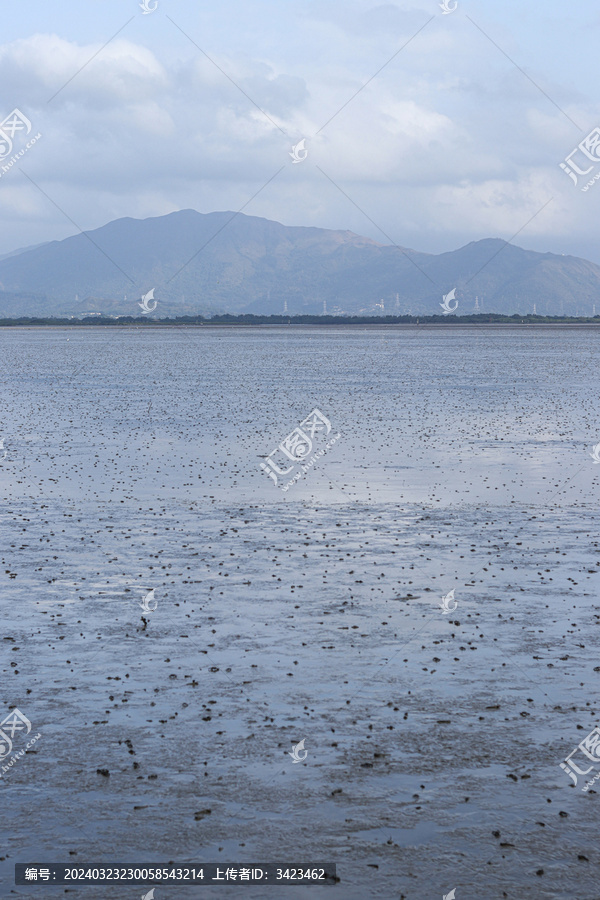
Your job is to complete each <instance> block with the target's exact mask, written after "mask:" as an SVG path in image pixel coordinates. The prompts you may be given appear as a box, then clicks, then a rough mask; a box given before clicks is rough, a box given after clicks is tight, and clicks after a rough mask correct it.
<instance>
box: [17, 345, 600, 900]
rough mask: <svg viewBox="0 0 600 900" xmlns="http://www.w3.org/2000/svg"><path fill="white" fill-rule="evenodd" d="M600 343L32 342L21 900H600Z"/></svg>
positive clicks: (21, 389) (20, 379) (24, 423)
mask: <svg viewBox="0 0 600 900" xmlns="http://www.w3.org/2000/svg"><path fill="white" fill-rule="evenodd" d="M599 346H600V345H599V337H598V335H597V333H596V332H595V331H591V330H585V329H579V328H550V327H548V328H543V327H542V328H535V329H534V328H529V329H527V330H525V329H523V330H522V329H510V328H502V329H499V328H481V327H478V328H468V327H465V328H458V327H456V328H452V329H447V330H445V329H444V330H442V329H435V330H434V329H429V330H425V329H418V328H407V329H392V328H382V327H369V328H352V329H341V328H331V329H327V330H326V329H321V328H310V327H307V328H297V327H288V328H285V327H282V328H273V329H241V328H228V329H216V328H206V327H204V328H199V329H194V330H185V331H184V330H167V329H153V330H151V331H150V330H146V329H139V330H137V329H131V330H129V329H116V328H115V329H85V330H83V329H78V330H75V329H18V330H17V329H4V330H2V331H0V350H1V352H0V368H1V372H2V377H1V379H0V384H1V387H0V399H1V405H0V410H1V414H0V437H1V438H2V439H3V442H4V450H0V456H2V454H3V452H4V451H5V452H6V456H5V458H4V459H3V460H2V461H1V462H0V496H1V497H2V507H3V511H2V519H1V523H0V535H1V540H0V555H1V557H2V560H1V561H2V563H3V565H2V567H1V570H0V586H1V590H0V603H1V604H2V614H3V621H4V622H5V626H4V629H3V631H4V639H3V640H2V641H1V642H0V643H1V645H2V679H1V682H0V683H1V691H0V694H1V696H0V701H1V703H0V709H2V710H6V712H8V709H9V707H11V706H17V707H18V708H19V709H20V710H21V711H22V712H23V713H24V714H25V715H26V716H27V717H28V718H29V719H30V720H31V722H32V725H33V728H34V729H35V731H36V733H38V732H39V733H40V734H41V738H40V739H39V741H38V742H37V743H36V745H35V748H34V749H35V753H34V752H30V753H28V754H27V755H26V756H24V757H23V758H20V759H18V760H17V761H16V762H15V764H14V766H13V767H12V768H11V769H10V771H9V772H8V773H7V774H5V775H4V776H3V777H2V778H0V793H2V794H4V800H5V804H4V807H5V809H6V810H9V809H10V810H11V813H12V819H11V829H10V833H9V835H8V840H7V842H5V843H4V844H3V854H2V855H3V856H4V859H3V860H0V875H1V876H2V878H3V881H4V882H5V885H4V888H3V895H6V896H9V895H10V894H11V893H12V894H19V895H21V896H23V897H29V896H30V895H31V896H33V889H32V891H30V890H29V888H16V887H14V884H13V881H14V879H13V865H14V862H15V861H23V862H26V861H32V860H36V861H40V862H41V861H48V862H51V861H52V862H56V861H63V862H73V864H83V863H84V862H86V861H90V862H96V863H97V862H100V861H102V862H104V863H106V864H108V863H115V862H145V863H148V862H152V863H154V862H156V863H158V862H161V863H162V862H165V863H166V862H168V861H170V860H174V861H176V862H179V863H182V862H185V861H189V862H198V861H202V860H204V861H213V862H218V861H223V862H224V863H228V864H230V865H238V866H239V865H245V864H247V863H249V862H253V863H259V864H260V862H261V861H263V862H265V861H273V862H277V861H280V860H281V861H285V860H286V859H287V860H288V862H289V863H290V864H298V863H310V862H313V861H315V860H317V861H321V860H322V861H324V862H335V863H337V866H338V876H339V877H340V878H341V881H342V883H341V885H339V886H338V888H337V892H338V893H339V892H340V891H343V893H344V896H347V897H351V898H357V900H358V898H362V897H364V896H373V897H381V898H389V897H396V898H400V897H402V896H404V897H405V898H411V900H412V898H415V900H420V898H429V897H436V896H439V897H440V898H441V897H442V896H443V894H447V893H449V892H450V891H451V890H452V889H453V888H456V898H457V900H462V898H467V897H471V898H474V897H477V898H478V900H482V898H483V900H487V898H497V897H503V896H506V897H515V898H521V897H522V896H524V893H525V891H528V892H529V893H530V894H531V895H532V896H535V897H549V898H550V897H556V898H578V900H580V898H582V897H586V898H587V897H590V898H591V897H596V896H600V893H599V892H598V890H597V888H596V886H595V885H596V883H597V877H596V875H595V872H596V871H597V868H596V867H597V864H598V863H599V862H600V854H599V853H598V850H597V849H596V845H597V837H596V830H597V829H596V828H595V823H596V821H597V815H598V813H597V808H596V807H597V802H598V797H597V796H596V795H595V794H594V793H592V791H589V792H587V793H586V792H583V791H581V790H580V787H581V786H582V785H583V783H584V782H585V779H581V780H580V784H579V785H578V787H574V786H572V782H571V781H570V779H569V778H568V776H567V775H566V774H565V773H564V772H563V771H562V770H561V769H560V767H559V763H560V762H561V761H562V760H563V759H564V758H565V757H566V756H567V754H569V753H570V752H571V751H572V750H573V749H574V748H575V747H576V745H577V744H578V743H579V742H580V741H581V740H582V739H583V738H584V737H585V736H586V735H587V734H588V733H589V732H590V731H591V730H592V728H593V727H594V725H595V724H596V707H595V697H596V693H597V686H598V679H600V672H597V671H595V670H596V669H597V668H598V665H597V663H598V659H597V657H598V652H597V645H598V638H597V637H596V628H597V627H598V623H599V622H600V600H599V598H598V588H597V582H598V578H597V572H598V570H599V569H600V555H599V554H598V525H599V521H598V520H599V514H598V501H599V500H600V479H599V472H600V467H599V466H596V465H595V464H594V461H593V459H592V457H591V453H592V449H593V447H594V445H596V444H598V443H599V442H600V421H599V419H598V400H597V398H598V393H599V389H600V374H599V373H600V368H599V365H598V363H599V355H600V350H599ZM315 408H316V409H318V410H319V411H320V412H321V413H322V414H323V415H324V416H325V417H326V419H327V420H328V421H329V422H330V423H331V433H330V434H331V435H334V434H335V435H337V434H338V433H339V435H340V437H339V439H338V440H337V441H336V443H335V446H333V447H331V449H330V450H329V452H327V453H326V454H325V455H323V456H321V457H319V458H317V459H315V461H314V465H311V467H310V469H309V471H307V472H306V474H305V475H304V477H303V478H302V479H301V480H300V481H298V483H295V484H293V485H292V486H291V487H290V488H289V490H288V491H286V492H283V491H282V490H281V489H280V488H281V485H282V484H283V483H284V482H285V479H283V477H281V478H280V483H279V484H278V485H275V484H274V483H273V481H272V480H271V479H269V478H268V477H267V475H266V474H265V473H264V471H261V468H260V462H261V459H262V458H264V457H265V456H266V455H267V454H269V453H270V452H271V451H273V450H275V448H276V447H277V446H278V445H279V444H280V443H281V442H283V441H284V439H285V438H286V436H288V435H290V434H291V433H292V432H293V431H294V429H295V428H296V426H298V425H299V424H300V423H301V422H302V421H303V420H304V419H306V417H307V416H308V414H309V413H310V412H311V410H313V409H315ZM304 430H306V429H304ZM327 437H328V436H325V437H323V434H320V433H319V432H317V433H316V435H315V436H314V441H313V444H314V446H313V451H314V450H317V449H318V448H320V447H322V446H323V441H324V440H326V438H327ZM280 452H281V451H280ZM277 459H279V460H280V461H281V456H278V457H277ZM294 471H296V469H294ZM294 471H292V473H291V475H290V476H289V477H291V476H292V475H293V474H294ZM151 589H154V592H155V593H154V599H155V602H156V603H157V607H156V609H155V610H154V611H153V612H150V613H144V611H143V610H142V609H141V608H140V606H139V603H140V601H141V600H142V599H143V598H144V596H145V595H146V594H147V592H148V591H150V590H151ZM451 590H454V591H455V594H454V603H455V604H457V605H456V608H454V609H453V611H452V612H451V613H449V614H444V612H443V611H442V609H441V608H440V604H441V602H442V598H443V597H444V596H445V595H447V594H448V593H449V592H450V591H451ZM448 605H452V606H453V604H450V601H448ZM4 715H5V713H2V717H3V716H4ZM300 740H304V741H305V745H304V746H305V749H306V751H307V757H306V759H305V760H304V762H302V763H301V764H294V763H293V762H292V759H291V758H290V756H289V755H288V751H291V750H292V748H293V746H294V745H295V744H297V743H298V742H299V741H300ZM126 741H127V742H128V743H126ZM20 747H21V744H20V743H18V741H17V739H15V750H18V749H20ZM132 750H133V753H132V752H131V751H132ZM4 762H5V763H6V760H5V761H4ZM98 769H102V770H108V771H109V772H110V775H109V776H105V775H101V774H98V772H97V770H98ZM593 774H594V773H593V772H592V773H591V774H590V776H589V777H592V775H593ZM207 809H210V810H211V812H210V814H209V813H206V812H202V811H205V810H207ZM40 890H41V889H39V888H38V889H37V892H38V893H39V892H40ZM63 890H64V889H63V888H60V887H55V888H47V889H44V893H45V894H50V895H52V894H56V895H58V893H61V894H62V893H63ZM85 890H86V896H89V897H91V898H95V897H98V898H100V897H102V898H104V897H106V896H122V895H125V894H126V895H127V896H131V897H134V896H138V895H139V896H141V895H142V893H144V892H145V891H144V889H142V888H141V887H139V888H138V887H136V886H132V887H128V888H126V889H125V890H123V889H121V888H114V887H113V888H111V889H110V890H105V889H104V888H94V887H88V888H86V889H85ZM145 890H149V888H146V889H145ZM176 890H177V892H178V894H179V895H180V896H182V897H186V896H190V897H191V896H192V894H194V895H195V894H196V893H197V891H196V889H192V888H186V887H179V888H177V889H176ZM316 890H317V888H314V887H312V888H309V887H296V888H295V890H294V893H293V896H294V898H300V897H304V896H312V895H313V894H315V891H316ZM323 890H325V891H327V890H328V889H327V888H324V889H323ZM281 891H282V889H281V888H279V889H275V890H274V891H273V896H275V895H276V894H277V896H279V893H280V892H281ZM173 892H174V889H173V888H172V887H171V888H157V892H156V900H161V898H162V897H163V896H164V897H165V898H166V897H167V896H169V895H172V894H173ZM221 893H222V895H223V896H228V895H231V896H234V895H235V896H238V895H239V894H241V891H240V889H239V888H238V889H237V893H236V889H234V888H227V887H224V888H223V890H222V892H221ZM265 893H268V892H266V891H265V889H264V888H248V889H246V890H245V891H244V895H245V896H249V897H254V898H259V897H263V896H265ZM35 895H36V896H37V893H36V894H35ZM220 896H221V894H220ZM269 896H270V894H269ZM318 896H321V894H320V893H319V894H318Z"/></svg>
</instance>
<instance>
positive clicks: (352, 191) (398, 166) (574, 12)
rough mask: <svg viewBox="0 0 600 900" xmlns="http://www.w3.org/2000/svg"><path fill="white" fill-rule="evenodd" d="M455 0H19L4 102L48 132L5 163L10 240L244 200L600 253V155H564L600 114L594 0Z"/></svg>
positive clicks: (389, 233)
mask: <svg viewBox="0 0 600 900" xmlns="http://www.w3.org/2000/svg"><path fill="white" fill-rule="evenodd" d="M148 2H149V5H150V6H153V5H154V3H155V2H156V0H148ZM440 2H441V0H407V2H399V3H389V4H380V3H372V2H368V0H315V2H313V0H296V2H293V0H278V2H266V0H236V2H232V0H219V2H218V3H215V4H208V3H199V2H198V0H158V7H157V9H156V10H155V11H154V12H152V13H149V14H146V15H144V14H143V12H142V9H140V6H139V3H138V0H85V3H82V0H43V2H42V0H20V2H12V3H8V4H5V5H4V8H3V20H2V26H3V27H2V40H3V43H2V44H1V45H0V99H1V101H2V102H1V110H0V119H3V118H4V117H5V116H7V115H8V114H9V113H10V112H11V111H12V110H13V109H14V108H18V109H19V110H20V111H21V112H22V113H23V114H24V115H25V116H26V117H27V118H28V119H29V120H30V121H31V123H32V131H31V134H30V135H28V136H25V135H24V134H23V132H17V133H16V134H15V136H14V141H13V143H14V147H13V154H14V152H18V151H19V150H20V149H22V148H23V147H25V144H26V142H27V141H28V140H30V138H31V137H32V136H34V135H36V134H37V133H41V134H42V137H41V138H40V139H39V140H38V141H37V142H36V143H35V145H34V146H31V147H30V148H29V149H28V150H27V151H26V152H25V153H24V155H23V156H22V157H20V158H19V159H18V160H17V162H15V163H14V165H13V166H12V168H10V169H9V170H8V171H7V172H4V173H2V174H1V176H0V206H1V210H2V216H1V224H0V253H6V252H8V251H11V250H13V249H16V248H17V247H22V246H26V245H31V244H36V243H40V242H42V241H45V240H59V239H62V238H64V237H67V236H69V235H71V234H74V233H77V230H78V228H81V229H93V228H97V227H99V226H100V225H103V224H105V223H106V222H108V221H110V220H112V219H116V218H120V217H122V216H132V217H135V218H145V217H147V216H156V215H163V214H165V213H168V212H172V211H173V210H177V209H184V208H194V209H197V210H199V211H200V212H211V211H213V210H239V209H240V208H242V207H244V212H246V213H248V214H250V215H257V216H265V217H267V218H271V219H276V220H277V221H279V222H283V223H284V224H286V225H316V226H319V227H323V228H336V229H349V230H352V231H355V232H357V233H359V234H365V235H368V236H369V237H372V238H373V239H375V240H378V241H381V242H382V243H391V242H394V243H397V244H399V245H401V246H404V247H411V248H414V249H417V250H420V251H425V252H432V253H439V252H443V251H446V250H452V249H455V248H457V247H459V246H462V245H464V244H466V243H468V242H469V241H473V240H479V239H481V238H486V237H501V238H504V239H506V240H509V239H511V238H513V236H514V235H515V234H516V233H517V232H519V233H518V235H517V236H516V237H514V243H515V244H517V245H519V246H523V247H526V248H529V249H533V250H540V251H553V252H555V253H571V254H574V255H577V256H584V257H586V258H588V259H592V260H593V261H595V262H598V263H600V245H599V244H598V241H597V230H598V215H599V212H600V181H599V182H596V183H595V184H594V185H593V187H591V188H590V189H589V190H588V191H587V192H584V191H582V190H581V187H582V186H584V185H585V184H586V183H587V180H588V179H589V178H592V177H593V175H594V174H595V172H596V171H597V172H600V159H598V160H597V162H594V161H593V160H590V159H589V158H586V157H584V156H582V155H581V152H580V151H579V153H578V155H577V156H576V157H574V158H573V159H574V161H575V162H576V163H577V164H578V165H579V167H580V168H582V169H583V165H582V161H583V160H584V159H587V164H586V168H587V167H588V166H591V167H593V169H592V171H591V173H590V174H589V175H588V176H587V177H585V178H583V177H579V184H578V185H577V186H575V185H574V184H573V182H572V180H571V179H570V178H569V176H568V175H567V174H566V173H565V172H564V171H562V170H561V169H560V166H559V163H560V162H562V161H564V160H565V157H567V156H568V155H569V154H570V153H571V151H572V150H574V149H575V147H576V146H577V145H578V144H579V142H580V141H582V140H583V139H584V138H585V137H586V135H588V134H589V133H590V132H591V131H592V130H593V129H594V128H595V127H596V126H597V125H600V108H599V102H598V98H597V95H598V50H597V48H598V42H599V39H600V6H599V5H598V2H597V0H574V2H572V3H565V2H563V0H560V2H559V0H546V2H544V3H539V2H538V3H534V2H530V3H525V2H524V0H498V2H492V0H458V7H457V9H456V10H455V11H454V12H451V13H449V14H446V15H444V14H443V13H442V10H441V8H440V5H439V3H440ZM447 2H448V5H449V6H450V7H453V6H454V5H455V3H456V0H447ZM115 35H116V36H115ZM394 54H396V55H394ZM392 57H393V58H392ZM508 57H510V59H509V58H508ZM511 60H512V61H511ZM382 67H383V68H382ZM380 69H381V71H379V72H378V70H380ZM79 70H80V71H79ZM377 72H378V74H376V75H375V73H377ZM373 76H375V77H373ZM369 79H372V80H370V81H369ZM67 82H68V83H67ZM366 82H369V83H368V84H366ZM365 84H366V86H365ZM363 86H364V87H363ZM361 88H363V89H362V90H361ZM57 92H58V93H57ZM357 92H358V93H357ZM355 94H356V96H353V95H355ZM51 98H52V99H51ZM259 108H260V109H259ZM332 117H333V118H332ZM302 138H304V139H305V141H306V142H305V147H306V150H307V156H306V158H305V159H304V160H303V161H302V162H299V163H297V164H294V163H293V162H292V159H291V157H290V155H289V152H290V150H291V148H292V146H293V145H295V144H297V143H298V141H300V140H301V139H302ZM300 155H302V154H300ZM8 158H10V157H8ZM6 162H7V160H3V161H0V165H2V164H4V165H6ZM0 172H2V169H1V168H0ZM27 176H28V177H27ZM29 179H31V180H29ZM246 204H247V205H246Z"/></svg>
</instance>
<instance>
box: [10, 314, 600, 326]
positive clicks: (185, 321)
mask: <svg viewBox="0 0 600 900" xmlns="http://www.w3.org/2000/svg"><path fill="white" fill-rule="evenodd" d="M490 323H491V324H499V325H503V324H504V325H544V324H550V325H560V324H577V325H581V324H586V323H589V324H591V325H600V315H598V316H593V317H592V316H537V315H535V316H534V315H526V316H524V315H521V314H518V313H514V314H513V315H512V316H505V315H501V314H500V313H476V314H471V315H464V316H442V315H440V316H437V315H436V316H320V315H313V316H289V315H280V316H256V315H249V314H244V315H237V316H234V315H230V314H229V313H226V314H223V315H217V316H211V317H205V316H177V317H175V318H166V319H159V318H148V317H147V316H115V317H113V316H98V315H94V316H84V317H82V318H80V319H79V318H78V319H75V318H52V317H47V318H41V317H36V316H19V317H16V318H6V319H0V327H2V326H11V325H32V326H33V325H35V326H44V325H48V326H55V327H56V326H63V325H68V326H73V327H78V326H86V325H87V326H89V325H93V326H98V325H101V326H105V325H107V326H108V325H135V326H138V327H139V326H143V327H152V326H154V327H156V326H157V325H159V326H161V327H162V326H165V325H166V326H169V325H173V326H176V325H447V326H453V325H488V324H490Z"/></svg>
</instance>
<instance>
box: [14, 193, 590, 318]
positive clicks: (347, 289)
mask: <svg viewBox="0 0 600 900" xmlns="http://www.w3.org/2000/svg"><path fill="white" fill-rule="evenodd" d="M151 288H154V289H155V298H156V300H157V301H158V305H157V308H156V310H155V312H154V313H153V315H154V316H176V315H183V314H188V313H202V314H206V315H210V314H213V313H223V312H227V313H242V312H243V313H256V314H274V313H281V312H283V310H284V305H286V308H287V311H289V313H290V314H315V313H317V314H318V313H321V312H322V311H323V309H324V304H325V305H326V309H327V312H328V313H330V314H334V315H335V314H337V315H340V314H344V313H347V314H358V313H361V314H363V315H373V314H377V315H385V314H410V313H412V314H437V313H440V312H441V308H440V303H441V301H442V295H443V294H446V293H448V292H449V291H451V290H452V289H453V288H456V299H457V300H458V303H459V305H458V309H457V314H458V315H460V314H465V313H471V312H473V310H474V308H475V306H476V303H477V305H478V307H479V309H480V310H481V311H482V312H490V313H491V312H495V313H506V314H511V313H520V314H527V313H531V312H533V305H534V304H535V305H536V311H537V313H538V314H540V315H562V314H564V315H592V308H593V304H597V305H598V311H599V313H600V266H597V265H595V264H594V263H591V262H588V261H586V260H583V259H578V258H577V257H573V256H558V255H556V254H553V253H535V252H533V251H529V250H523V249H521V248H519V247H515V246H513V245H509V244H507V243H506V242H505V241H503V240H498V239H486V240H481V241H475V242H473V243H470V244H467V246H466V247H462V248H461V249H459V250H454V251H452V252H449V253H441V254H438V255H434V254H429V253H419V252H417V251H415V250H409V249H401V248H398V247H394V246H389V245H385V244H379V243H377V242H376V241H373V240H371V239H369V238H366V237H361V236H360V235H356V234H353V233H352V232H350V231H331V230H327V229H323V228H304V227H289V226H285V225H281V224H279V223H278V222H273V221H270V220H269V219H262V218H257V217H255V216H246V215H243V214H237V215H234V214H233V213H229V212H214V213H208V214H203V213H199V212H196V211H195V210H191V209H187V210H181V211H180V212H175V213H171V214H169V215H166V216H159V217H156V218H150V219H141V220H140V219H130V218H125V219H117V220H116V221H114V222H109V223H108V224H107V225H104V226H103V227H102V228H97V229H95V230H94V231H90V232H86V233H85V234H78V235H74V236H73V237H70V238H66V239H65V240H63V241H51V242H49V243H45V244H41V245H39V246H37V247H33V248H26V249H24V250H22V251H17V252H15V253H12V254H10V255H7V256H5V257H3V258H0V316H16V315H30V314H31V315H83V314H84V313H86V312H104V313H106V314H109V315H111V314H112V315H139V314H141V309H140V308H139V307H138V306H137V303H138V301H139V300H140V297H141V295H142V294H143V293H146V292H147V291H149V290H150V289H151ZM125 297H126V298H127V299H125ZM476 298H477V300H476Z"/></svg>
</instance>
